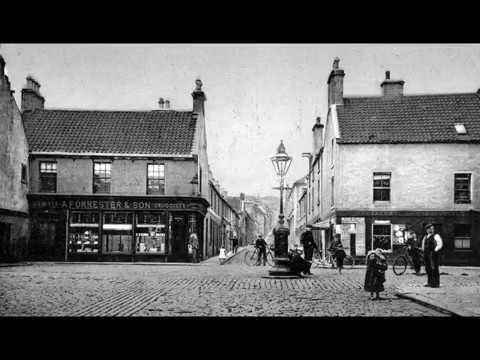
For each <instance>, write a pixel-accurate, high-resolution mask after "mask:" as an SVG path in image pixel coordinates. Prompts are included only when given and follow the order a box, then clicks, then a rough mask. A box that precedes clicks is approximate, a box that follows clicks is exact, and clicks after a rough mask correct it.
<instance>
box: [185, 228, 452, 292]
mask: <svg viewBox="0 0 480 360" xmlns="http://www.w3.org/2000/svg"><path fill="white" fill-rule="evenodd" d="M425 231H426V234H425V236H424V237H423V238H422V241H418V239H417V235H416V234H415V232H414V231H413V230H412V229H411V228H409V227H407V228H406V229H405V232H404V234H405V244H406V245H407V246H408V248H407V249H408V254H409V255H410V256H411V258H412V262H413V267H414V270H415V273H416V274H417V275H418V274H420V270H421V257H422V254H423V258H424V262H425V271H426V273H427V278H428V281H427V284H425V286H427V287H433V288H438V287H439V286H440V271H439V251H440V250H441V249H442V247H443V241H442V238H441V236H440V235H439V234H438V233H436V232H435V227H434V225H433V224H427V225H426V226H425ZM300 243H301V244H302V246H303V253H304V257H303V258H302V256H301V252H300V251H299V250H297V249H293V250H291V251H290V252H289V257H290V260H291V263H292V269H293V271H294V272H296V273H298V274H301V273H303V274H304V275H312V273H311V271H310V268H311V266H312V260H313V254H314V251H319V249H318V246H317V244H316V243H315V241H314V238H313V234H312V231H311V230H310V229H308V230H307V231H305V232H304V233H303V234H302V235H301V237H300ZM232 245H233V246H232V248H233V252H234V253H236V251H237V247H238V240H237V238H236V237H234V239H233V240H232ZM188 246H189V253H190V254H191V256H192V261H193V262H198V260H199V259H198V254H199V251H198V248H199V242H198V237H197V235H196V234H195V233H192V234H190V237H189V243H188ZM255 247H256V248H257V249H258V259H257V264H259V265H260V264H261V263H263V265H264V266H265V265H266V262H267V242H266V241H265V239H264V238H263V236H262V235H261V234H259V235H258V238H257V239H256V241H255ZM328 251H330V253H331V254H332V257H334V259H335V261H336V264H337V268H338V272H339V273H341V272H342V269H343V261H344V259H345V257H346V252H345V249H344V248H343V245H342V241H341V237H340V234H335V238H334V241H333V242H332V244H331V245H330V247H329V248H328ZM366 265H367V271H366V274H365V282H364V289H365V291H367V292H369V293H370V297H371V298H372V299H373V300H376V299H380V292H382V291H384V290H385V288H384V285H383V284H384V283H385V281H386V278H385V272H386V270H387V268H388V265H387V259H386V256H385V253H384V250H382V249H380V248H377V249H374V250H370V251H369V252H368V254H367V258H366ZM374 294H375V295H376V296H375V297H373V295H374Z"/></svg>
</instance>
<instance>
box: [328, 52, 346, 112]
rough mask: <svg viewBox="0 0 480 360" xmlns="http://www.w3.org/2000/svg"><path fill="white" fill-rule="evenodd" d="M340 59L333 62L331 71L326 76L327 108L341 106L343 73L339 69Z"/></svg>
mask: <svg viewBox="0 0 480 360" xmlns="http://www.w3.org/2000/svg"><path fill="white" fill-rule="evenodd" d="M339 62H340V59H339V58H338V57H336V58H335V59H334V60H333V69H332V71H331V72H330V75H329V76H328V80H327V84H328V106H330V105H332V104H337V105H343V77H344V76H345V72H344V71H343V70H342V69H340V68H339V65H338V64H339Z"/></svg>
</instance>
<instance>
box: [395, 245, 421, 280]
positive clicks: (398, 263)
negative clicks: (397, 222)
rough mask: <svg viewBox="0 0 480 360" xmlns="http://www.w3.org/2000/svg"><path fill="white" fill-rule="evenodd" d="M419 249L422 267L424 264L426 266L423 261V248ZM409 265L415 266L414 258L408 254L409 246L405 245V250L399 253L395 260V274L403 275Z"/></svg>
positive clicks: (411, 267)
mask: <svg viewBox="0 0 480 360" xmlns="http://www.w3.org/2000/svg"><path fill="white" fill-rule="evenodd" d="M417 251H419V252H420V253H419V260H420V268H421V267H422V266H425V264H424V263H423V256H422V250H421V249H417ZM407 265H410V269H413V268H414V265H413V259H412V257H411V256H410V255H409V254H408V246H407V245H406V246H405V247H404V250H403V252H402V254H400V255H398V256H397V257H396V258H395V260H394V261H393V273H394V274H395V275H402V274H404V273H405V271H407Z"/></svg>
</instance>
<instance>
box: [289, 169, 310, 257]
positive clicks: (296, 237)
mask: <svg viewBox="0 0 480 360" xmlns="http://www.w3.org/2000/svg"><path fill="white" fill-rule="evenodd" d="M306 185H307V183H306V181H305V177H301V178H300V179H298V180H297V181H295V182H294V183H293V185H292V187H291V188H289V189H288V190H287V191H286V195H285V219H286V225H287V226H288V228H289V229H290V235H289V237H288V246H289V248H293V246H294V245H295V244H297V245H300V235H301V234H302V229H303V230H304V229H305V225H306V224H305V221H304V219H305V217H300V197H301V196H302V195H303V192H304V189H305V188H306ZM301 220H302V221H301Z"/></svg>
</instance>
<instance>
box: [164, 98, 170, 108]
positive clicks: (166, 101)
mask: <svg viewBox="0 0 480 360" xmlns="http://www.w3.org/2000/svg"><path fill="white" fill-rule="evenodd" d="M165 109H166V110H169V109H170V100H165Z"/></svg>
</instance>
